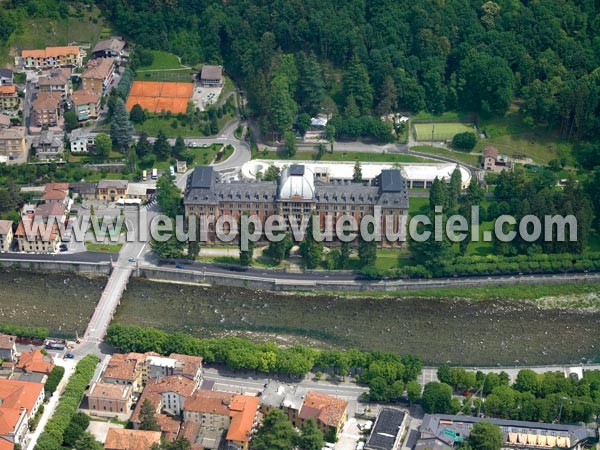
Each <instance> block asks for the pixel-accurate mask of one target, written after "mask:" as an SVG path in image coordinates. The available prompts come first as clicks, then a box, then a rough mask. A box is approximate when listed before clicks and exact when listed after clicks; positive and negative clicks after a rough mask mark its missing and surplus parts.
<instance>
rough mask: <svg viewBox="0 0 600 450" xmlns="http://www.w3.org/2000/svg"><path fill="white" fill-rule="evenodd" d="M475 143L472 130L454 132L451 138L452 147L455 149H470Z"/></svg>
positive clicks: (475, 138)
mask: <svg viewBox="0 0 600 450" xmlns="http://www.w3.org/2000/svg"><path fill="white" fill-rule="evenodd" d="M475 144H477V136H475V133H473V132H472V131H465V132H464V133H458V134H455V135H454V137H453V138H452V147H453V148H455V149H457V150H468V151H471V150H473V148H475Z"/></svg>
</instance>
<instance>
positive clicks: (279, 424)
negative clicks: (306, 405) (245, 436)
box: [250, 409, 297, 450]
mask: <svg viewBox="0 0 600 450" xmlns="http://www.w3.org/2000/svg"><path fill="white" fill-rule="evenodd" d="M296 440H297V434H296V431H295V430H294V427H293V425H292V422H290V420H289V419H288V417H287V416H286V415H285V413H284V412H283V411H282V410H280V409H273V410H272V411H270V412H269V413H268V414H267V415H266V416H265V418H264V420H263V423H262V426H261V427H260V428H259V429H258V431H257V432H256V435H255V436H254V438H253V439H252V441H250V449H251V450H273V449H291V448H294V444H295V441H296Z"/></svg>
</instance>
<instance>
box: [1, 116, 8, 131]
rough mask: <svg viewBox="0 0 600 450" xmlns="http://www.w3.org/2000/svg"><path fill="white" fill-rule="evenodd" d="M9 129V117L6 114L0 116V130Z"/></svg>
mask: <svg viewBox="0 0 600 450" xmlns="http://www.w3.org/2000/svg"><path fill="white" fill-rule="evenodd" d="M8 127H10V117H8V116H7V115H6V114H0V129H3V128H8Z"/></svg>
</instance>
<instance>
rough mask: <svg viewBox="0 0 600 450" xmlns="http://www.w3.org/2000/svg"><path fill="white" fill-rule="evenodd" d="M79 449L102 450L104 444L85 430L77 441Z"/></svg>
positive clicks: (76, 445) (76, 446)
mask: <svg viewBox="0 0 600 450" xmlns="http://www.w3.org/2000/svg"><path fill="white" fill-rule="evenodd" d="M75 448H76V449H77V450H102V449H103V448H104V447H102V444H100V442H98V441H97V440H96V438H95V437H94V436H92V434H90V433H88V432H84V433H83V434H82V435H81V437H80V438H79V439H78V440H77V442H76V443H75Z"/></svg>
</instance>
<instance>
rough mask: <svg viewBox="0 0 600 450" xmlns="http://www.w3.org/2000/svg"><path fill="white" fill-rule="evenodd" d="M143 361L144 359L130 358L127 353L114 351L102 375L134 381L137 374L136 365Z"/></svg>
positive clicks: (137, 368)
mask: <svg viewBox="0 0 600 450" xmlns="http://www.w3.org/2000/svg"><path fill="white" fill-rule="evenodd" d="M143 361H144V359H136V358H130V357H129V355H123V354H120V353H115V354H114V355H112V356H111V357H110V360H109V361H108V364H107V366H106V369H105V370H104V373H103V374H102V376H103V378H113V379H116V380H126V381H135V380H136V378H137V377H138V375H139V367H138V366H139V364H141V363H142V362H143Z"/></svg>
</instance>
